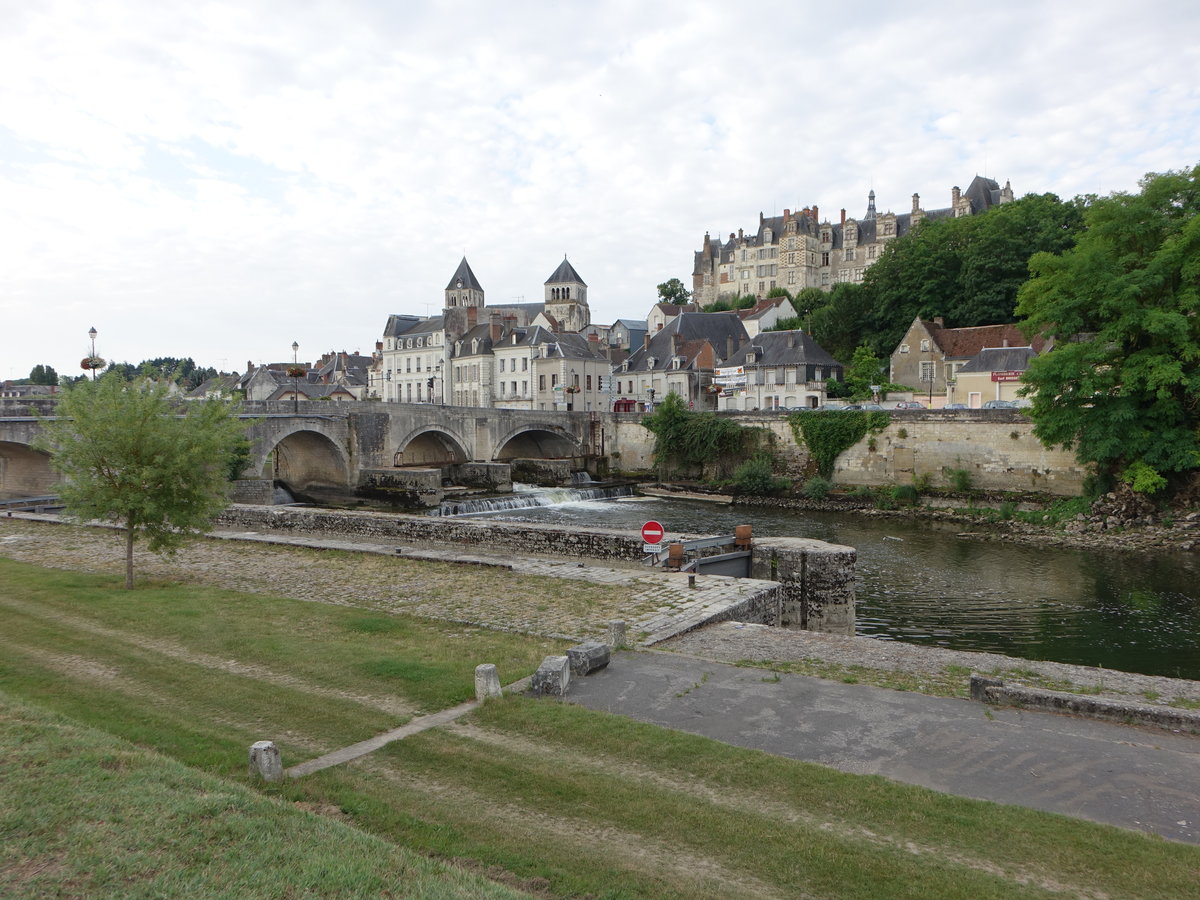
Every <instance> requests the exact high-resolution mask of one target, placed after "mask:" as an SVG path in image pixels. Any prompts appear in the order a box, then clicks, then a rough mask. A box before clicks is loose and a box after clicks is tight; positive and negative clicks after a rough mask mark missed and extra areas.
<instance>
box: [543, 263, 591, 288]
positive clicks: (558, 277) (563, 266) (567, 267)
mask: <svg viewBox="0 0 1200 900" xmlns="http://www.w3.org/2000/svg"><path fill="white" fill-rule="evenodd" d="M564 282H579V283H580V284H582V285H583V286H584V287H587V282H585V281H584V280H583V279H582V278H580V277H579V273H578V272H576V271H575V267H574V266H572V265H571V264H570V263H569V262H567V258H566V257H565V256H564V257H563V261H562V262H560V263H559V264H558V268H557V269H555V270H554V272H553V273H552V274H551V275H550V277H549V278H547V279H546V284H563V283H564Z"/></svg>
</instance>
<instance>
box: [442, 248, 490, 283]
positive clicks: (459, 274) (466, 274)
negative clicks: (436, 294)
mask: <svg viewBox="0 0 1200 900" xmlns="http://www.w3.org/2000/svg"><path fill="white" fill-rule="evenodd" d="M459 282H462V283H461V284H459ZM460 288H469V289H471V290H476V291H482V290H483V286H482V285H481V284H480V283H479V280H478V279H477V278H476V277H475V273H474V272H472V271H471V267H470V265H468V264H467V258H466V257H465V256H464V257H463V258H462V262H460V263H459V264H458V268H457V269H455V270H454V274H453V275H451V276H450V283H449V284H447V285H446V290H448V291H453V290H458V289H460Z"/></svg>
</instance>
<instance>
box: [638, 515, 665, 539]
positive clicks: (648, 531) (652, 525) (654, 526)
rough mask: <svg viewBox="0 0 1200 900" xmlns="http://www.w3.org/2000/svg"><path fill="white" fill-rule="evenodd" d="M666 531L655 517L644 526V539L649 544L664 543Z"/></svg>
mask: <svg viewBox="0 0 1200 900" xmlns="http://www.w3.org/2000/svg"><path fill="white" fill-rule="evenodd" d="M665 533H666V532H665V531H664V529H663V527H662V525H661V524H660V523H659V522H655V521H654V520H653V519H651V520H650V521H649V522H647V523H646V524H645V525H643V526H642V540H643V541H645V542H646V543H647V544H659V543H662V539H663V535H664V534H665Z"/></svg>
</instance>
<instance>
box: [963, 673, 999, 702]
mask: <svg viewBox="0 0 1200 900" xmlns="http://www.w3.org/2000/svg"><path fill="white" fill-rule="evenodd" d="M1002 687H1004V682H1003V680H1001V679H999V678H988V677H987V676H985V675H976V674H974V673H972V674H971V699H972V700H978V701H979V702H980V703H994V702H995V700H994V699H993V698H991V697H989V696H988V688H1002Z"/></svg>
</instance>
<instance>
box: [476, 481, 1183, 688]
mask: <svg viewBox="0 0 1200 900" xmlns="http://www.w3.org/2000/svg"><path fill="white" fill-rule="evenodd" d="M481 515H483V516H484V517H487V518H499V519H505V520H509V521H521V522H551V523H555V524H560V525H574V526H577V527H579V528H588V527H591V526H599V527H602V528H619V529H628V530H629V531H631V532H633V533H637V530H638V528H639V527H640V526H641V524H642V522H645V521H647V520H648V519H655V520H657V521H659V522H662V523H663V525H664V526H665V527H666V530H667V535H668V537H676V536H686V537H692V536H697V535H702V534H726V533H732V532H733V527H734V526H735V525H739V524H749V525H752V526H753V528H754V534H755V535H757V536H760V537H766V536H792V537H807V538H815V539H817V540H822V541H829V542H831V543H835V544H846V545H848V546H851V547H854V548H855V549H856V550H857V551H858V568H857V604H856V606H857V617H858V625H857V630H858V633H859V634H861V635H865V636H868V637H872V638H876V639H879V640H894V641H905V642H908V643H912V644H931V645H936V646H939V647H950V648H953V649H957V650H984V651H989V652H994V653H1003V654H1006V655H1009V656H1016V657H1022V658H1025V659H1045V660H1055V661H1057V662H1066V663H1076V664H1080V665H1088V666H1103V667H1105V668H1111V669H1119V670H1122V671H1126V672H1141V673H1144V674H1148V675H1168V676H1172V677H1177V678H1192V679H1200V563H1198V561H1197V560H1196V559H1195V558H1193V557H1191V556H1185V555H1182V554H1163V555H1161V556H1144V555H1140V554H1121V553H1094V552H1085V551H1078V550H1065V549H1059V548H1055V547H1037V546H1025V545H1019V544H1009V543H1002V542H988V541H980V540H971V539H966V538H960V537H957V536H956V534H957V533H958V532H960V531H961V530H962V527H961V526H953V525H947V524H945V523H937V522H926V521H920V520H907V519H875V518H868V517H859V516H854V515H852V514H848V513H825V512H808V511H792V510H777V509H769V508H763V507H751V506H737V507H731V506H725V505H719V504H714V503H707V502H704V501H694V500H677V499H668V498H659V497H624V498H617V499H611V500H598V501H596V500H593V501H584V502H571V503H564V504H559V505H554V506H540V507H535V508H528V509H516V510H506V511H499V512H495V513H484V514H481Z"/></svg>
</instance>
